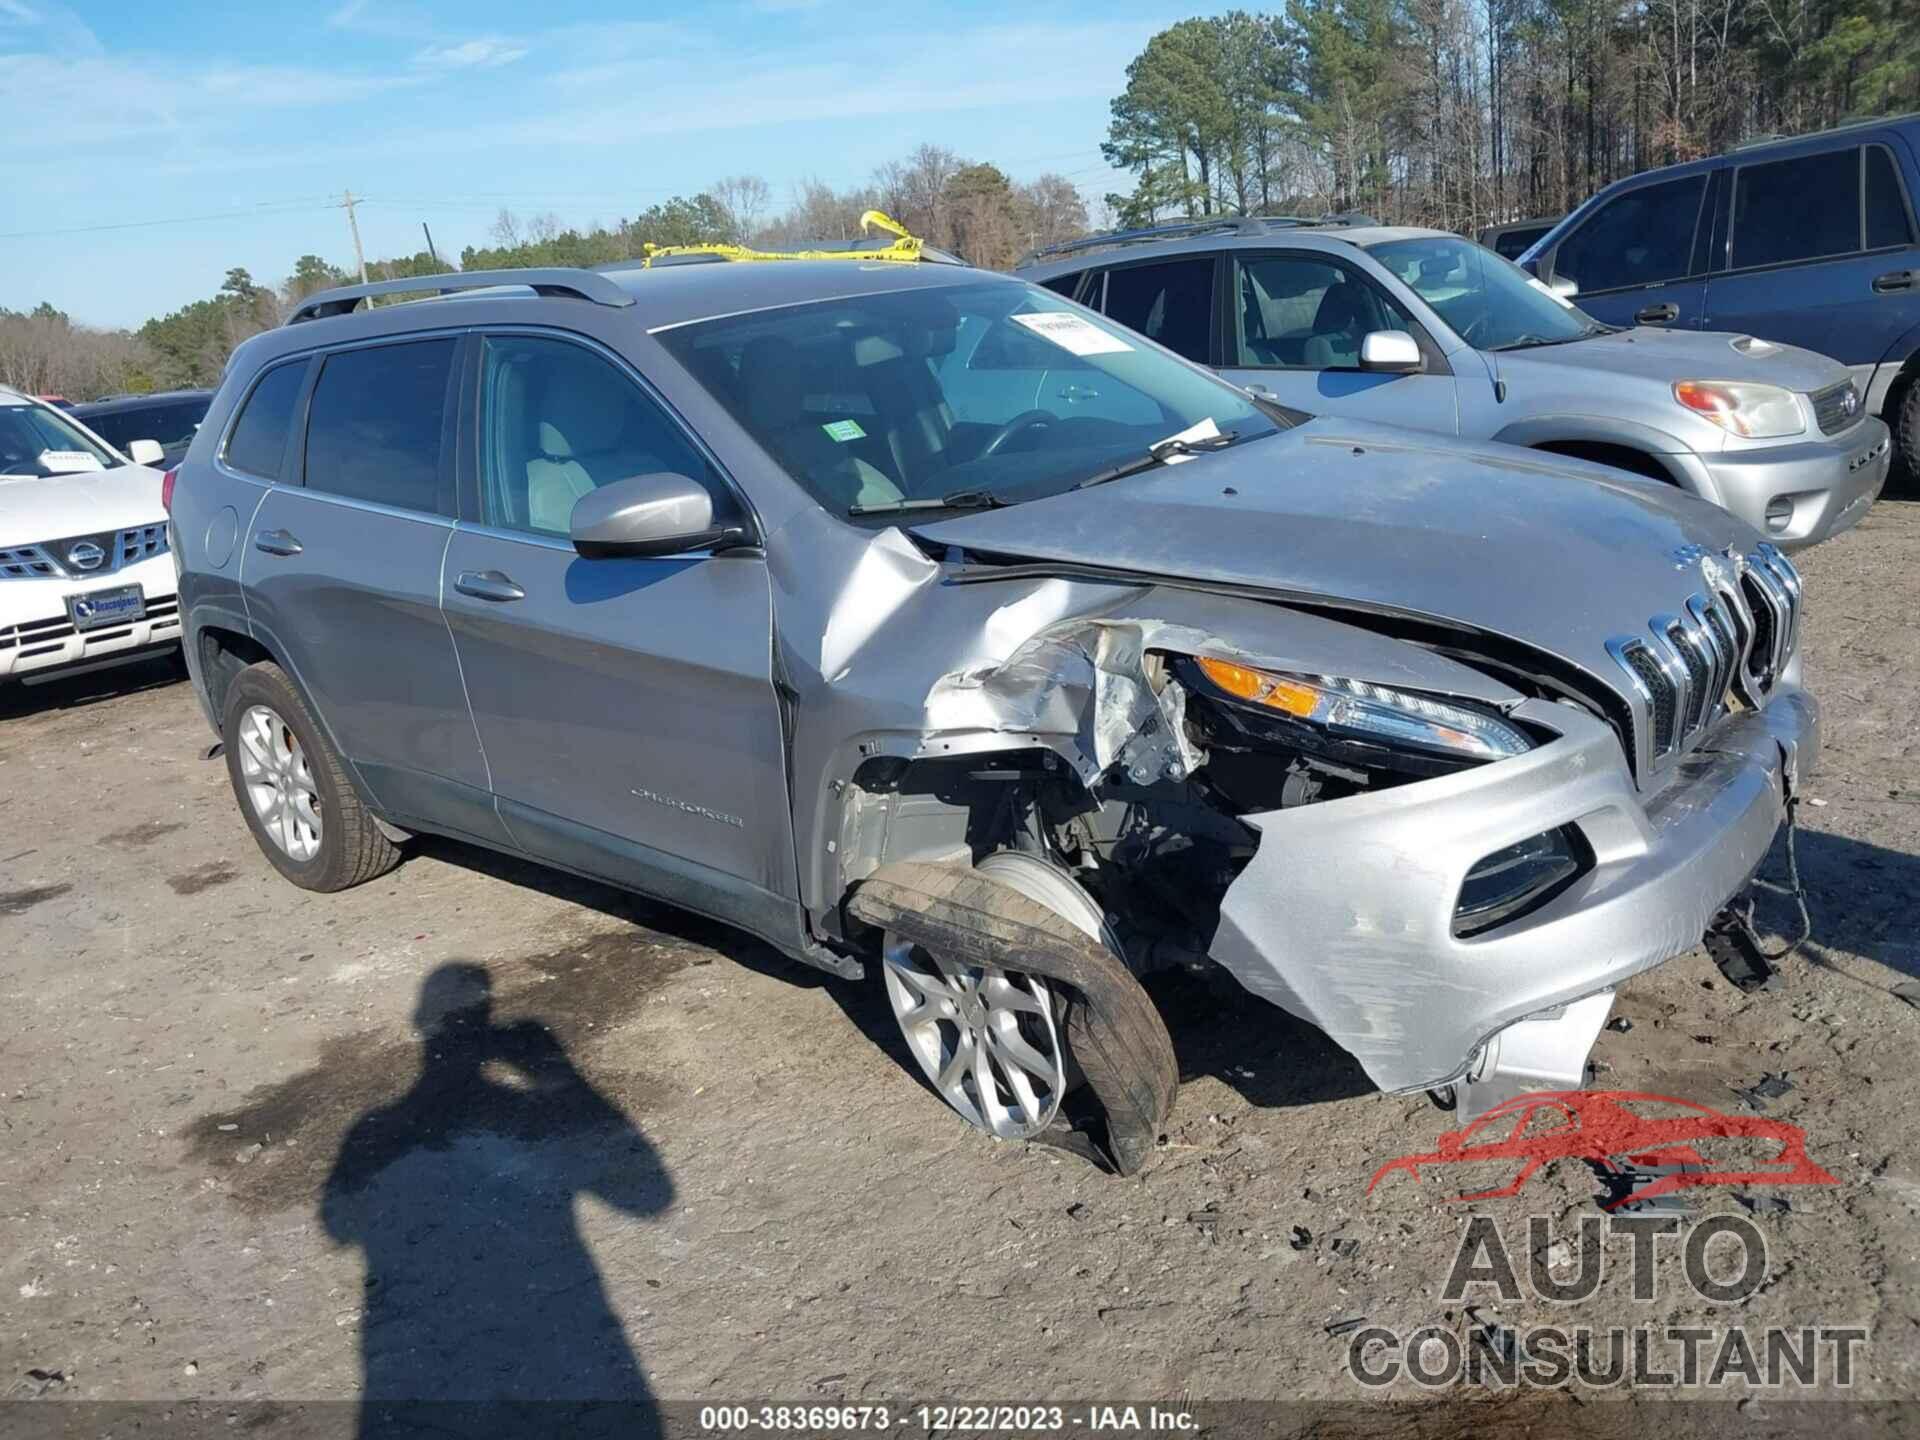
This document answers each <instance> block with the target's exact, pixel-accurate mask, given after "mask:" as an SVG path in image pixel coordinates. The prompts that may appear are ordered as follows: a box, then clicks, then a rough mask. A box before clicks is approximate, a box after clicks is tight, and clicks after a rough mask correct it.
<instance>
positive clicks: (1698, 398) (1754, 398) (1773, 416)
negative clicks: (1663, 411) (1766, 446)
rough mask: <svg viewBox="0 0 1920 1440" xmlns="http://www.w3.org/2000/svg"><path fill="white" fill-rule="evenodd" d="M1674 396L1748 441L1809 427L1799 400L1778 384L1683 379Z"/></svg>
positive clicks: (1676, 386) (1776, 437) (1676, 387)
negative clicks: (1801, 410)
mask: <svg viewBox="0 0 1920 1440" xmlns="http://www.w3.org/2000/svg"><path fill="white" fill-rule="evenodd" d="M1673 398H1674V399H1676V400H1678V401H1679V402H1680V403H1681V404H1682V405H1684V406H1686V407H1687V409H1689V410H1691V411H1693V413H1694V414H1696V415H1699V416H1701V417H1702V418H1704V419H1707V420H1711V421H1712V422H1713V423H1714V424H1716V425H1718V426H1719V427H1720V428H1721V429H1722V430H1728V431H1731V432H1732V433H1733V434H1735V435H1744V436H1745V437H1746V438H1747V439H1749V440H1778V439H1782V438H1784V437H1785V436H1788V435H1798V434H1799V433H1800V432H1801V431H1803V430H1805V429H1806V428H1807V419H1806V416H1805V415H1803V414H1801V412H1800V401H1799V399H1798V398H1797V397H1796V396H1795V395H1794V393H1793V392H1792V391H1791V390H1783V389H1781V388H1780V387H1779V386H1778V385H1753V384H1749V383H1747V382H1745V381H1738V380H1680V381H1676V382H1675V383H1674V387H1673Z"/></svg>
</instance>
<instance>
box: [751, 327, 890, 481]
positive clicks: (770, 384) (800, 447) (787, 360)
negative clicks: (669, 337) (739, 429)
mask: <svg viewBox="0 0 1920 1440" xmlns="http://www.w3.org/2000/svg"><path fill="white" fill-rule="evenodd" d="M811 375H812V372H811V370H810V369H809V368H808V367H807V366H806V365H805V364H803V363H802V361H801V359H800V352H799V350H798V349H797V348H796V347H795V345H794V344H793V342H792V341H790V340H787V339H785V338H783V337H781V336H778V335H762V336H760V337H759V338H757V339H755V340H751V341H749V342H748V343H747V346H746V348H745V350H744V351H742V352H741V356H740V376H741V380H742V382H743V388H744V390H745V392H746V400H747V422H748V424H749V425H750V426H751V427H752V428H753V429H754V431H755V432H756V433H757V435H758V436H759V437H760V439H761V440H762V441H763V442H764V443H765V444H766V446H767V447H768V448H769V449H771V450H772V451H773V452H774V456H775V458H776V459H778V460H779V461H780V463H781V464H783V465H785V466H786V467H787V468H788V469H789V470H791V471H793V472H794V474H795V476H796V477H797V478H799V479H800V480H801V481H802V482H803V483H804V484H806V485H807V486H808V488H810V489H811V490H812V491H813V493H814V495H815V496H816V497H817V498H818V499H819V500H820V501H821V503H822V504H824V505H827V506H828V507H830V508H833V509H837V510H846V509H847V508H849V507H850V506H854V505H884V504H886V503H887V502H888V501H891V500H898V499H901V498H902V492H901V490H900V487H899V486H898V485H896V484H894V483H893V481H891V480H889V479H888V478H887V477H886V475H885V474H883V473H882V472H881V471H880V470H879V469H878V468H877V467H876V466H874V465H871V464H869V463H868V462H867V461H865V460H863V459H861V458H860V457H859V456H858V455H855V454H854V453H853V452H852V451H850V450H849V449H847V447H846V444H845V443H844V442H842V441H838V440H835V439H834V438H833V437H831V436H830V435H828V434H827V431H826V425H827V424H828V423H829V422H830V421H831V420H833V419H834V418H835V417H833V416H828V415H820V414H815V413H814V412H812V411H810V410H808V409H807V393H808V390H809V388H810V381H811Z"/></svg>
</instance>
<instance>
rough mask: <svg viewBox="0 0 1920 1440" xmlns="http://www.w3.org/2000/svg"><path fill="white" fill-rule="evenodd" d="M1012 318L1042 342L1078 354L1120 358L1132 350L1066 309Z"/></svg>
mask: <svg viewBox="0 0 1920 1440" xmlns="http://www.w3.org/2000/svg"><path fill="white" fill-rule="evenodd" d="M1012 319H1013V323H1014V324H1016V325H1024V326H1026V327H1027V329H1029V330H1031V331H1032V332H1033V333H1034V334H1036V335H1038V336H1039V337H1040V338H1041V339H1042V340H1051V341H1052V342H1053V343H1054V344H1056V345H1058V346H1059V347H1060V348H1061V349H1062V350H1070V351H1072V352H1073V353H1074V354H1075V355H1121V354H1125V353H1127V352H1129V351H1131V350H1132V349H1133V346H1131V345H1129V344H1127V342H1126V341H1124V340H1122V339H1121V338H1120V337H1119V336H1117V335H1109V334H1108V333H1107V332H1106V331H1104V330H1102V329H1101V328H1100V327H1099V326H1098V325H1095V324H1093V323H1092V322H1091V321H1089V320H1087V319H1086V317H1084V316H1081V315H1074V314H1071V313H1070V312H1068V311H1064V310H1049V311H1044V312H1042V313H1041V314H1038V315H1015V316H1013V317H1012Z"/></svg>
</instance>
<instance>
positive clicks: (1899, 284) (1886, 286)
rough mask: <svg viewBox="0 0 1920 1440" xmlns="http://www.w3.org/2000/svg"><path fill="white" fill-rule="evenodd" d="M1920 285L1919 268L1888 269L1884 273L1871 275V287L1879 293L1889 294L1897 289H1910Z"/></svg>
mask: <svg viewBox="0 0 1920 1440" xmlns="http://www.w3.org/2000/svg"><path fill="white" fill-rule="evenodd" d="M1916 285H1920V270H1889V271H1888V272H1887V273H1886V274H1884V275H1876V276H1874V277H1873V288H1874V291H1875V293H1877V294H1880V295H1891V294H1893V293H1894V292H1895V291H1898V290H1911V289H1913V288H1914V287H1915V286H1916Z"/></svg>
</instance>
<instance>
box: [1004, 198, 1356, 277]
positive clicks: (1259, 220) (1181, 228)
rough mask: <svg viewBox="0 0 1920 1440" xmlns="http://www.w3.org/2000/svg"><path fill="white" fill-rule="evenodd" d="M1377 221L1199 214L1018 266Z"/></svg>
mask: <svg viewBox="0 0 1920 1440" xmlns="http://www.w3.org/2000/svg"><path fill="white" fill-rule="evenodd" d="M1379 223H1380V222H1379V221H1377V220H1375V219H1374V218H1373V217H1372V216H1371V215H1362V214H1361V213H1360V212H1359V211H1357V210H1350V211H1345V212H1343V213H1341V214H1338V215H1318V216H1315V215H1202V216H1199V217H1198V218H1196V219H1192V220H1169V221H1168V222H1167V223H1165V224H1164V225H1143V226H1141V227H1140V228H1138V229H1135V230H1108V231H1106V232H1104V233H1102V234H1099V235H1083V236H1081V237H1080V238H1079V239H1078V240H1063V241H1061V242H1060V243H1059V244H1057V245H1044V246H1042V247H1041V248H1040V249H1038V250H1034V251H1030V252H1029V253H1028V254H1026V255H1024V256H1022V257H1021V258H1020V260H1019V262H1018V263H1019V264H1020V265H1030V264H1032V263H1033V262H1034V261H1036V260H1046V259H1051V258H1053V257H1056V256H1060V255H1072V254H1075V253H1077V252H1079V251H1081V250H1097V249H1102V248H1104V247H1106V246H1109V245H1146V244H1151V243H1152V242H1153V241H1155V240H1179V239H1188V238H1191V237H1193V236H1196V235H1212V234H1214V233H1215V232H1217V231H1222V230H1226V231H1232V232H1234V233H1236V234H1237V233H1239V232H1242V231H1245V232H1248V233H1250V234H1260V233H1263V232H1265V231H1268V230H1300V229H1306V228H1309V227H1311V226H1315V225H1377V224H1379Z"/></svg>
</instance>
